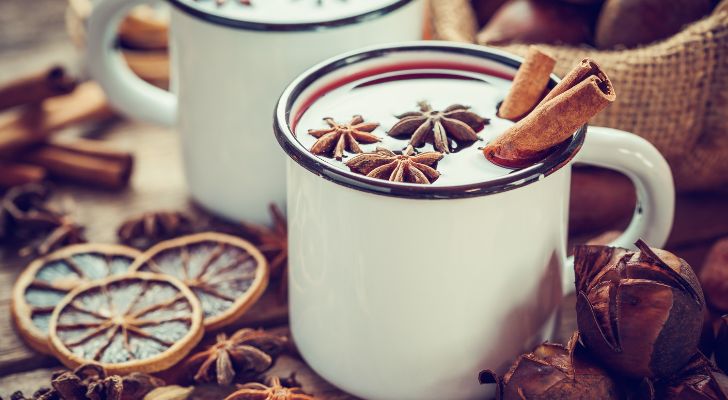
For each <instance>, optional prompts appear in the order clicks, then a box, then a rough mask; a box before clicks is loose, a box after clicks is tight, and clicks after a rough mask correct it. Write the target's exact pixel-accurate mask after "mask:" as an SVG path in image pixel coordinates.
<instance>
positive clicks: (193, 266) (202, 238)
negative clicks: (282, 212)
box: [131, 232, 269, 331]
mask: <svg viewBox="0 0 728 400" xmlns="http://www.w3.org/2000/svg"><path fill="white" fill-rule="evenodd" d="M131 270H133V271H142V272H154V273H159V274H164V275H167V276H172V277H174V278H176V279H179V280H180V281H182V282H183V283H184V284H185V285H187V286H188V287H189V288H190V289H191V290H192V292H193V293H194V294H195V295H196V296H197V298H198V299H199V301H200V304H201V305H202V310H203V313H204V317H205V329H206V330H208V331H209V330H214V329H219V328H222V327H224V326H227V325H230V324H232V323H233V322H235V321H237V319H238V318H240V317H241V316H242V315H243V314H245V312H246V311H248V309H249V308H250V307H252V306H253V304H255V302H256V301H258V299H259V298H260V296H261V295H262V294H263V292H264V291H265V289H266V288H267V287H268V277H269V272H268V262H267V261H266V260H265V257H264V256H263V254H262V253H261V252H260V251H259V250H258V249H257V248H256V247H255V246H253V245H252V244H251V243H249V242H247V241H245V240H243V239H240V238H238V237H235V236H230V235H226V234H222V233H213V232H207V233H198V234H194V235H187V236H181V237H178V238H176V239H172V240H167V241H164V242H161V243H159V244H157V245H156V246H154V247H152V248H151V249H149V250H147V251H145V252H144V253H143V254H142V255H141V256H140V257H138V258H137V259H136V260H135V262H134V265H132V266H131Z"/></svg>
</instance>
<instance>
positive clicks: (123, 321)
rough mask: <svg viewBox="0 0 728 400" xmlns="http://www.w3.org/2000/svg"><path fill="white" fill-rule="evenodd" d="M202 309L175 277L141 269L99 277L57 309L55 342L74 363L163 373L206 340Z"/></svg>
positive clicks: (56, 349) (55, 351)
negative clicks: (101, 278) (99, 278)
mask: <svg viewBox="0 0 728 400" xmlns="http://www.w3.org/2000/svg"><path fill="white" fill-rule="evenodd" d="M203 333H204V329H203V328H202V308H201V307H200V302H199V301H198V300H197V298H196V297H195V295H194V294H193V293H192V291H190V289H189V288H188V287H187V286H185V285H184V284H183V283H182V282H180V281H179V280H177V279H174V278H172V277H170V276H165V275H160V274H150V273H145V272H135V273H130V274H126V275H120V276H112V277H110V278H106V279H103V280H100V281H94V282H92V283H90V284H88V285H86V286H83V287H80V288H78V289H76V290H74V291H72V292H71V293H69V294H68V295H67V296H66V297H65V298H64V299H63V300H62V301H61V302H60V304H58V306H57V307H56V309H55V310H54V311H53V315H52V316H51V320H50V333H49V337H50V347H51V351H52V352H53V354H54V355H55V356H56V357H57V358H58V360H60V361H61V362H62V363H63V364H65V365H66V366H67V367H69V368H76V367H77V366H79V365H82V364H86V363H90V362H97V363H99V364H101V366H102V367H104V368H105V369H106V371H107V372H108V373H109V374H110V375H113V374H118V375H123V374H127V373H130V372H134V371H136V372H157V371H161V370H164V369H167V368H169V367H171V366H172V365H174V364H176V363H177V362H179V361H180V360H181V359H182V358H184V357H185V356H186V355H187V353H189V352H190V350H192V348H193V347H195V345H197V343H198V342H199V341H200V339H202V335H203Z"/></svg>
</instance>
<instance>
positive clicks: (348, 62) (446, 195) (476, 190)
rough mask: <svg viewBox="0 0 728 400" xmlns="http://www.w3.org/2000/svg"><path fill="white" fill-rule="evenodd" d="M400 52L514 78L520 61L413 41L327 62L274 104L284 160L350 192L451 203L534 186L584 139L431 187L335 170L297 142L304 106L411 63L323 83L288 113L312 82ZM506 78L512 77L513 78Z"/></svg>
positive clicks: (472, 49) (580, 133)
mask: <svg viewBox="0 0 728 400" xmlns="http://www.w3.org/2000/svg"><path fill="white" fill-rule="evenodd" d="M402 52H430V53H442V54H443V55H447V54H452V55H464V56H470V57H476V58H481V59H484V60H491V61H495V62H496V63H499V64H502V65H505V66H507V67H510V68H512V70H513V73H515V71H516V70H517V69H518V67H519V66H520V65H521V62H522V60H523V59H522V58H520V57H517V56H513V55H510V54H508V53H505V52H502V51H499V50H495V49H491V48H486V47H483V46H475V45H466V44H451V43H444V42H443V43H437V42H412V43H401V44H388V45H383V46H376V47H368V48H365V49H362V50H357V51H354V52H350V53H346V54H343V55H340V56H337V57H334V58H331V59H329V60H326V61H324V62H322V63H320V64H318V65H315V66H314V67H312V68H310V69H309V70H307V71H306V72H304V73H303V74H301V75H300V76H299V77H298V78H296V79H295V80H294V81H293V82H291V83H290V84H289V86H288V87H287V88H286V89H285V91H284V92H283V94H282V95H281V97H280V99H279V100H278V104H277V105H276V110H275V114H274V123H273V128H274V132H275V135H276V138H277V139H278V143H279V144H280V145H281V147H282V148H283V150H284V151H285V152H286V153H287V154H288V156H289V157H291V158H292V159H293V160H294V161H296V162H297V163H298V164H299V165H301V166H302V167H304V168H305V169H307V170H309V171H310V172H312V173H314V174H316V175H318V176H320V177H322V178H324V179H327V180H329V181H332V182H334V183H337V184H340V185H343V186H346V187H349V188H352V189H356V190H361V191H364V192H369V193H374V194H379V195H386V196H395V197H406V198H417V199H454V198H468V197H479V196H485V195H489V194H495V193H501V192H505V191H508V190H513V189H516V188H519V187H522V186H526V185H528V184H530V183H533V182H536V181H539V180H541V179H543V178H544V177H546V176H549V175H551V174H552V173H554V172H556V171H558V170H559V169H560V168H561V167H563V166H564V165H566V164H568V163H569V161H571V160H572V159H573V158H574V156H575V155H576V153H577V152H578V151H579V149H580V148H581V146H582V145H583V144H584V139H585V137H586V125H584V126H582V127H581V128H579V129H578V130H577V131H576V134H575V135H573V137H572V138H571V139H570V140H569V141H567V142H566V143H564V144H563V145H562V146H560V147H559V148H558V149H557V150H556V151H554V152H553V153H551V154H549V155H548V156H547V157H546V158H544V159H543V160H542V161H540V162H538V163H536V164H534V165H531V166H529V167H526V168H522V169H519V170H514V171H513V172H511V173H509V174H507V175H505V176H502V177H498V178H493V179H489V180H486V181H482V182H477V183H471V184H466V185H453V186H435V185H419V184H412V183H400V182H390V181H386V180H382V179H376V178H369V177H366V176H364V175H360V174H357V173H354V172H351V171H348V170H345V169H342V168H339V167H336V166H334V165H331V164H329V163H327V162H325V161H324V160H322V159H320V158H319V157H318V156H316V155H314V154H312V153H311V152H310V151H309V150H308V149H307V148H305V147H304V146H303V145H302V144H301V143H300V142H299V141H298V140H297V139H296V135H295V134H294V128H293V126H292V125H291V122H292V121H291V118H293V119H294V121H293V122H294V125H295V122H296V121H297V119H299V118H300V116H301V115H302V114H303V113H305V111H306V109H307V108H308V106H310V105H311V104H312V103H313V102H314V101H315V100H316V99H318V98H319V97H320V96H322V95H324V94H325V93H328V92H329V91H331V90H333V89H334V88H337V87H339V86H341V85H344V84H346V83H349V82H352V81H355V80H358V79H361V78H365V77H367V76H373V75H378V74H380V73H382V72H384V71H386V72H393V71H400V70H402V71H404V70H408V69H414V68H413V66H412V65H413V64H408V65H405V66H401V65H402V63H401V62H400V63H399V64H397V65H400V66H399V67H398V66H397V65H395V66H394V67H392V68H391V69H385V70H382V69H380V70H376V71H374V72H373V71H372V68H369V69H366V70H365V71H364V72H363V73H361V74H343V75H345V76H346V77H345V78H344V79H341V80H339V81H335V83H334V84H327V85H325V86H324V89H323V90H317V91H316V92H315V93H314V95H312V96H310V98H305V101H304V102H303V103H302V104H303V106H301V107H299V108H301V109H300V110H298V112H297V113H296V114H292V112H291V111H292V109H293V106H294V105H295V104H296V103H297V102H298V99H299V97H300V96H301V95H302V94H303V92H304V91H306V89H307V88H309V87H310V86H311V85H312V84H313V83H314V82H316V81H317V80H319V79H320V78H322V77H325V76H327V75H329V74H331V73H333V72H336V71H339V70H341V69H342V68H346V67H350V66H352V65H355V64H357V63H361V62H365V61H369V60H373V59H377V58H380V57H384V56H388V55H392V54H395V53H402ZM445 64H448V65H451V64H452V63H451V62H447V63H445ZM421 65H422V67H420V68H423V67H426V66H431V67H430V68H434V65H437V62H436V61H423V62H421ZM462 66H463V68H462V70H463V71H471V72H472V71H475V72H480V73H484V74H488V75H491V76H499V73H498V72H497V71H493V70H488V69H487V68H479V67H477V66H475V65H473V64H472V62H471V63H468V64H462ZM467 66H470V69H467ZM485 71H487V72H485ZM500 76H501V77H504V76H503V74H500ZM508 78H512V75H511V76H509V77H508ZM558 82H559V78H558V77H557V76H556V75H552V76H551V81H550V82H549V87H551V88H552V87H554V86H555V85H556V84H557V83H558Z"/></svg>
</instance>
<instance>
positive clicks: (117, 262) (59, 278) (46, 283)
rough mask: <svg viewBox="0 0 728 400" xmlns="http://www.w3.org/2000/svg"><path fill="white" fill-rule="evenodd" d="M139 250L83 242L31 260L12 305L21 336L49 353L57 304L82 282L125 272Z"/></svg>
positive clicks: (18, 280) (11, 309) (31, 344)
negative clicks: (50, 328) (53, 314)
mask: <svg viewBox="0 0 728 400" xmlns="http://www.w3.org/2000/svg"><path fill="white" fill-rule="evenodd" d="M139 254H141V253H140V252H139V251H137V250H135V249H132V248H130V247H126V246H121V245H109V244H81V245H74V246H68V247H65V248H63V249H61V250H58V251H56V252H54V253H52V254H49V255H48V256H45V257H41V258H38V259H36V260H34V261H33V262H31V263H30V264H28V266H27V267H26V268H25V269H24V270H23V272H22V273H21V274H20V276H19V277H18V279H17V280H16V281H15V284H14V285H13V294H12V298H13V301H12V302H11V307H10V312H11V314H12V317H13V322H14V323H15V326H16V328H17V330H18V333H19V334H20V336H21V337H22V338H23V339H24V340H25V342H26V343H27V344H28V345H29V346H30V347H32V348H33V349H35V350H37V351H39V352H42V353H49V352H50V349H49V348H48V323H49V321H50V318H51V314H52V313H53V309H54V308H55V305H56V304H58V302H60V301H61V299H63V297H64V296H65V295H66V294H67V293H68V292H70V291H71V290H73V289H75V288H76V287H78V286H80V285H83V284H86V283H88V282H90V281H92V280H95V279H101V278H106V277H109V276H114V275H120V274H124V273H126V272H127V271H128V270H129V266H130V265H131V263H132V262H133V261H134V258H135V257H137V256H138V255H139Z"/></svg>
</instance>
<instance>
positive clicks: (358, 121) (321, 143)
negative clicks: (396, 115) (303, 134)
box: [308, 115, 380, 160]
mask: <svg viewBox="0 0 728 400" xmlns="http://www.w3.org/2000/svg"><path fill="white" fill-rule="evenodd" d="M324 121H326V123H327V124H328V125H329V128H327V129H309V130H308V134H309V135H311V136H313V137H316V138H318V140H316V142H315V143H314V144H313V146H311V153H313V154H317V155H323V156H327V157H334V158H335V159H337V160H341V159H342V158H343V157H344V150H348V151H349V152H351V153H361V152H362V149H361V147H359V142H361V143H376V142H378V141H379V140H380V139H379V137H378V136H377V135H375V134H373V133H371V132H372V131H374V130H375V129H377V127H379V123H378V122H364V117H362V116H361V115H355V116H354V117H353V118H352V119H351V121H349V122H348V123H346V124H340V123H338V122H336V121H334V119H333V118H324Z"/></svg>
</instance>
